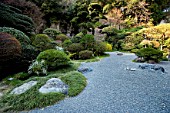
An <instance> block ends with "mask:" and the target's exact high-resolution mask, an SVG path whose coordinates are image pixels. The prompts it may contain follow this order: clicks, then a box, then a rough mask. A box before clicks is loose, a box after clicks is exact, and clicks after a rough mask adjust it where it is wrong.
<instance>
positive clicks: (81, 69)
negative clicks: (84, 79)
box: [78, 67, 92, 73]
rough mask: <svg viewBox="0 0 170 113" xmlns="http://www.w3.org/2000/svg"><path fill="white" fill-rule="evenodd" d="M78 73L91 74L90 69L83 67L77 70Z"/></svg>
mask: <svg viewBox="0 0 170 113" xmlns="http://www.w3.org/2000/svg"><path fill="white" fill-rule="evenodd" d="M78 71H79V72H80V73H87V72H91V71H92V69H91V68H88V67H84V68H79V69H78Z"/></svg>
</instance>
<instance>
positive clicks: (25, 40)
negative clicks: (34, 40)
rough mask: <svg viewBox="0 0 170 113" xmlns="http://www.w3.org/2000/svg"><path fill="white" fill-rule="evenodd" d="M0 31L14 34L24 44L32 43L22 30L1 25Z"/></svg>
mask: <svg viewBox="0 0 170 113" xmlns="http://www.w3.org/2000/svg"><path fill="white" fill-rule="evenodd" d="M0 32H5V33H9V34H11V35H13V36H14V37H15V38H16V39H17V40H18V41H20V43H21V45H22V46H25V45H27V44H30V42H31V41H30V39H29V37H28V36H27V35H25V34H24V33H23V32H22V31H20V30H17V29H14V28H10V27H0Z"/></svg>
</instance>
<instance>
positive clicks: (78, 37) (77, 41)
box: [71, 32, 84, 43]
mask: <svg viewBox="0 0 170 113" xmlns="http://www.w3.org/2000/svg"><path fill="white" fill-rule="evenodd" d="M83 36H84V34H83V33H82V32H80V33H78V34H77V35H75V36H74V37H73V38H72V39H71V41H72V42H73V43H80V40H81V38H82V37H83Z"/></svg>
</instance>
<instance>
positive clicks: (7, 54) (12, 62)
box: [0, 32, 21, 78]
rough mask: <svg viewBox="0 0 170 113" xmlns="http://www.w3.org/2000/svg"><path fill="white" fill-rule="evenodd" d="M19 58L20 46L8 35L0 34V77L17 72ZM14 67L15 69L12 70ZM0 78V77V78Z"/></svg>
mask: <svg viewBox="0 0 170 113" xmlns="http://www.w3.org/2000/svg"><path fill="white" fill-rule="evenodd" d="M20 57H21V44H20V42H19V41H18V40H17V39H16V38H14V37H13V36H12V35H10V34H8V33H2V32H0V73H1V75H3V74H7V73H12V72H13V71H17V70H18V67H19V66H17V67H16V65H17V64H18V61H19V60H20ZM13 67H15V69H14V68H13ZM0 78H1V77H0Z"/></svg>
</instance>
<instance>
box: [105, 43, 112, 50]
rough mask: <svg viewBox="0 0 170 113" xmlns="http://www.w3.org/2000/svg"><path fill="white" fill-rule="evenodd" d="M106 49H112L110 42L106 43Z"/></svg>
mask: <svg viewBox="0 0 170 113" xmlns="http://www.w3.org/2000/svg"><path fill="white" fill-rule="evenodd" d="M106 51H112V45H111V44H109V43H106Z"/></svg>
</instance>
